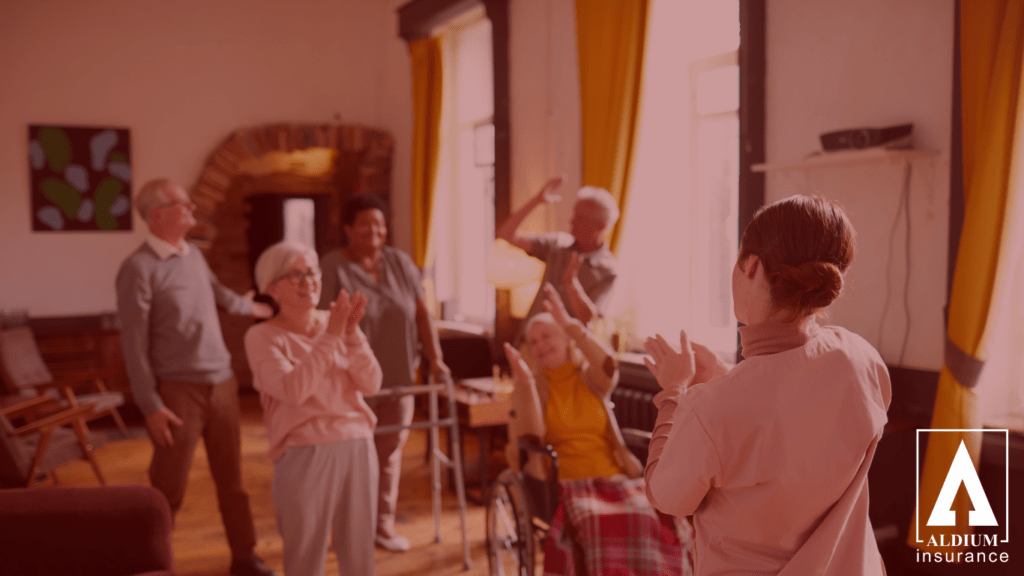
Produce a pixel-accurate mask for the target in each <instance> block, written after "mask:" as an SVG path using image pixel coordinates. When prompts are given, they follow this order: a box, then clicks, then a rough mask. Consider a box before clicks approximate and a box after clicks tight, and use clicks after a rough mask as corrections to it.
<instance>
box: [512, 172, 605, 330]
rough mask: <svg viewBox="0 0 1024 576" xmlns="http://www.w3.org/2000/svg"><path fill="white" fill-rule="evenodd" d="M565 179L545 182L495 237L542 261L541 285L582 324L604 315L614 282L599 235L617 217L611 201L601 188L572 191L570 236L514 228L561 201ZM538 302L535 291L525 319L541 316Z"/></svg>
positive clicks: (542, 300) (562, 177)
mask: <svg viewBox="0 0 1024 576" xmlns="http://www.w3.org/2000/svg"><path fill="white" fill-rule="evenodd" d="M565 180H566V177H565V175H564V174H562V175H559V176H555V177H554V178H551V179H550V180H548V181H547V182H546V183H545V184H544V186H543V187H542V188H541V189H540V191H539V192H538V193H537V195H536V196H534V197H533V198H531V199H530V201H529V202H527V203H526V204H525V205H523V207H522V208H520V209H519V210H517V211H516V212H515V213H514V214H512V216H509V218H508V220H506V221H505V223H504V224H502V225H501V227H500V228H499V229H498V231H497V234H496V236H497V237H498V238H501V239H503V240H505V241H507V242H508V243H510V244H512V245H513V246H516V247H518V248H520V249H522V250H524V251H525V252H526V253H527V254H529V255H530V256H533V257H534V258H537V259H539V260H543V261H544V264H545V268H544V279H543V280H542V281H541V286H543V285H545V284H547V283H550V284H551V285H552V286H554V287H555V290H556V291H557V292H558V295H559V296H560V297H561V298H562V300H563V301H564V302H565V303H566V304H567V305H568V306H567V308H568V311H569V314H570V315H571V316H572V317H573V318H576V319H577V320H579V321H580V322H582V323H583V324H584V325H588V324H590V322H591V320H593V319H594V318H596V317H598V316H601V315H603V314H605V313H607V311H608V303H609V300H610V299H609V295H610V294H611V290H612V285H613V284H614V282H615V276H616V272H615V256H613V255H612V253H611V251H610V250H609V249H608V246H607V245H606V244H605V242H604V234H605V232H607V231H608V229H610V228H611V227H612V226H613V225H614V224H615V221H616V220H618V218H619V207H618V205H617V204H616V203H615V199H614V198H613V197H612V195H611V194H610V193H609V192H608V191H607V190H605V189H604V188H596V187H593V186H584V187H583V188H580V190H579V191H578V192H577V193H576V204H574V205H573V211H572V220H571V222H570V228H571V232H572V233H571V234H566V233H565V232H549V233H546V234H523V233H521V232H519V226H520V225H522V223H523V220H525V219H526V217H527V216H528V215H529V214H530V213H531V212H533V210H534V209H535V208H537V207H538V206H541V205H544V204H552V203H554V202H558V201H560V200H561V199H562V197H561V196H559V195H558V194H557V192H558V189H559V188H561V187H562V185H563V184H565ZM543 302H544V295H543V294H542V291H541V290H538V291H537V296H536V297H534V299H533V304H531V305H530V311H529V312H528V313H527V315H526V317H527V318H531V317H533V316H534V315H535V314H538V313H540V312H543V311H544V304H543Z"/></svg>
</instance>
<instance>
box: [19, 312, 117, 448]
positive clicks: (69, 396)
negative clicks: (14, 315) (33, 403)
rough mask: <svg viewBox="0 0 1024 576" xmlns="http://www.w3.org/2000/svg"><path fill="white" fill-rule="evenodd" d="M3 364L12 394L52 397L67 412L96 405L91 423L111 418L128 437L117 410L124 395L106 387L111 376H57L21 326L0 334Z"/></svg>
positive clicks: (95, 373) (69, 372) (69, 373)
mask: <svg viewBox="0 0 1024 576" xmlns="http://www.w3.org/2000/svg"><path fill="white" fill-rule="evenodd" d="M0 364H2V368H3V370H2V372H3V376H4V380H5V381H6V382H7V387H8V389H9V390H8V392H10V393H11V394H14V395H16V396H19V397H20V398H18V399H16V400H19V401H20V400H21V399H29V398H35V397H37V396H39V395H40V394H50V395H53V396H55V397H57V398H59V399H60V400H61V404H62V405H63V406H64V407H65V408H74V407H77V406H79V405H82V404H88V403H92V404H94V405H95V410H94V411H93V413H92V414H91V415H90V416H89V417H88V419H89V420H92V419H95V418H101V417H103V416H108V415H109V416H111V417H113V419H114V422H116V423H117V426H118V428H120V429H121V432H123V433H125V434H127V433H128V427H127V426H125V423H124V420H122V419H121V414H120V413H119V412H118V411H117V407H118V406H121V405H123V404H124V394H122V393H121V392H117V391H111V390H108V389H107V387H106V385H105V384H104V383H103V378H104V377H105V376H107V374H105V373H104V372H102V371H98V370H65V371H62V372H58V373H56V374H54V373H53V372H51V371H50V369H49V367H47V365H46V362H44V361H43V357H42V354H41V353H40V351H39V346H38V345H37V344H36V340H35V337H34V335H33V334H32V330H31V328H29V327H28V326H18V327H16V328H4V329H3V330H0Z"/></svg>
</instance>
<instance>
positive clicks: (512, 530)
mask: <svg viewBox="0 0 1024 576" xmlns="http://www.w3.org/2000/svg"><path fill="white" fill-rule="evenodd" d="M534 544H535V543H534V535H533V512H532V509H531V506H530V502H529V501H528V500H527V497H526V491H525V490H524V489H523V483H522V480H521V479H520V478H519V476H517V475H516V474H515V473H514V472H512V471H511V470H505V471H503V472H502V473H501V474H499V475H498V478H497V480H495V481H494V483H493V484H491V488H490V490H489V491H488V494H487V564H488V566H490V569H491V574H492V575H497V576H533V562H534Z"/></svg>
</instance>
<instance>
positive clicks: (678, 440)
mask: <svg viewBox="0 0 1024 576" xmlns="http://www.w3.org/2000/svg"><path fill="white" fill-rule="evenodd" d="M740 338H741V340H742V343H743V351H744V354H745V356H746V360H744V361H743V362H741V363H740V364H738V365H737V366H736V367H735V368H734V369H733V370H732V371H730V372H729V373H728V374H726V375H724V376H719V377H717V378H713V379H712V380H710V381H708V382H705V383H702V384H695V385H693V386H692V387H690V388H689V389H685V390H684V389H683V388H675V389H669V390H664V391H662V392H661V393H659V394H658V396H657V397H656V398H655V403H656V405H657V406H658V409H659V412H658V421H657V423H656V424H655V429H654V433H653V438H652V440H651V451H650V457H649V459H648V463H647V469H646V471H645V477H646V478H647V487H648V496H649V497H650V498H651V499H652V503H653V504H654V505H655V506H656V507H657V508H659V509H660V510H662V511H664V512H667V513H669V514H673V515H676V516H689V515H693V520H694V526H695V528H696V532H697V542H696V549H695V560H696V567H695V568H696V574H698V575H700V576H707V575H717V574H773V575H774V574H779V575H786V576H797V575H799V576H804V575H809V574H822V575H842V576H848V575H854V574H855V575H877V574H885V568H884V566H883V565H882V560H881V557H880V555H879V553H878V547H877V545H876V543H875V539H874V533H873V531H872V528H871V522H870V520H869V519H868V484H867V473H868V468H869V467H870V465H871V459H872V457H873V456H874V453H875V447H876V445H877V443H878V440H879V438H881V436H882V428H883V426H884V425H885V422H886V420H887V418H886V410H887V409H888V406H889V400H890V396H891V391H890V386H889V373H888V371H887V369H886V367H885V364H884V363H883V362H882V359H881V357H880V356H879V355H878V353H877V352H876V351H875V349H874V348H872V347H871V345H870V344H868V343H867V342H866V341H865V340H864V339H863V338H861V337H860V336H857V335H856V334H853V333H851V332H849V331H847V330H845V329H843V328H839V327H834V326H827V327H823V328H822V327H819V326H818V325H817V324H816V323H814V321H813V319H810V320H809V321H807V322H805V323H804V324H803V325H802V326H801V327H800V328H796V327H793V326H786V325H781V324H764V325H758V326H749V327H742V328H740Z"/></svg>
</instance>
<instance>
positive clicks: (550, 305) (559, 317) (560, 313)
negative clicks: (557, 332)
mask: <svg viewBox="0 0 1024 576" xmlns="http://www.w3.org/2000/svg"><path fill="white" fill-rule="evenodd" d="M544 296H545V298H544V309H545V310H547V311H548V312H550V313H551V316H553V317H554V319H555V322H557V323H558V325H559V326H562V327H564V326H566V325H567V324H568V323H569V312H567V311H566V309H565V304H563V303H562V297H561V296H559V295H558V291H557V290H555V287H554V286H552V285H551V283H550V282H545V283H544Z"/></svg>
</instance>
